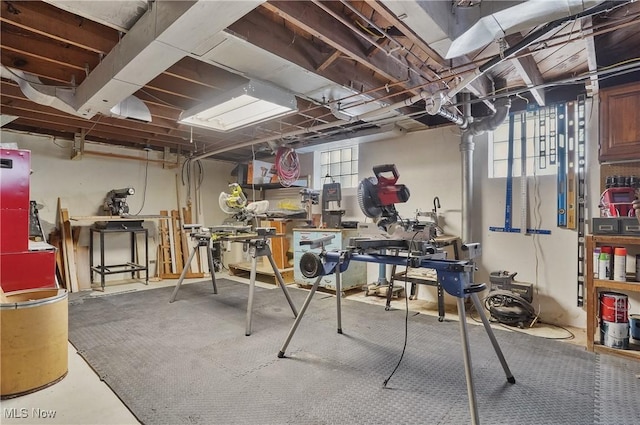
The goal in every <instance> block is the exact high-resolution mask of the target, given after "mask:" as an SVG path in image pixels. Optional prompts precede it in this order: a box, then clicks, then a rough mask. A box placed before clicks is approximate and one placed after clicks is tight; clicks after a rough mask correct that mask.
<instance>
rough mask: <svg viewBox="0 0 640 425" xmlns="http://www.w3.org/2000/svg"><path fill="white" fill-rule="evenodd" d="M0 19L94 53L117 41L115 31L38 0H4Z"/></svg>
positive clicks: (108, 48) (5, 22)
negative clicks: (36, 0)
mask: <svg viewBox="0 0 640 425" xmlns="http://www.w3.org/2000/svg"><path fill="white" fill-rule="evenodd" d="M0 21H1V22H2V23H3V24H11V25H15V26H17V27H20V28H22V29H25V30H28V31H31V32H33V33H36V34H40V35H43V36H45V37H49V38H52V39H54V40H57V41H60V42H63V43H67V44H71V45H74V46H77V47H80V48H82V49H86V50H89V51H92V52H95V53H102V54H106V53H108V52H110V51H111V49H113V47H114V46H115V45H116V44H117V43H118V40H119V34H118V31H116V30H114V29H112V28H109V27H107V26H104V25H101V24H98V23H96V22H93V21H90V20H89V19H85V18H82V17H80V16H77V15H74V14H72V13H69V12H66V11H64V10H62V9H58V8H57V7H55V6H52V5H50V4H47V3H44V2H41V1H38V2H35V1H4V2H2V5H1V7H0Z"/></svg>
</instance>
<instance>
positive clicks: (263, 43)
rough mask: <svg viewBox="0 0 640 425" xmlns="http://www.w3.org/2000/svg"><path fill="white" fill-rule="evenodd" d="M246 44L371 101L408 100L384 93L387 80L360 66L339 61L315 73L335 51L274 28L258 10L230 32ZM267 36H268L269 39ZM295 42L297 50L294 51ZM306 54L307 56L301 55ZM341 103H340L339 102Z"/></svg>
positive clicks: (245, 17)
mask: <svg viewBox="0 0 640 425" xmlns="http://www.w3.org/2000/svg"><path fill="white" fill-rule="evenodd" d="M228 29H229V30H230V31H231V32H233V33H235V34H236V35H237V36H239V37H241V38H243V39H244V40H246V41H247V42H249V43H251V44H253V45H255V46H257V47H260V48H261V49H264V50H266V51H269V52H271V53H273V54H275V55H278V56H280V57H281V58H283V59H285V60H287V61H289V62H292V63H294V64H296V65H298V66H300V67H302V68H304V69H306V70H307V71H310V72H313V73H315V74H318V75H320V76H322V77H324V78H327V79H328V80H331V81H333V82H335V83H336V84H340V85H343V86H346V87H352V88H353V89H354V90H356V91H359V92H369V95H370V96H371V97H372V98H380V97H387V96H388V100H389V101H390V102H398V101H401V100H404V99H406V97H407V96H406V95H397V93H398V92H399V91H400V90H399V89H397V88H396V87H390V89H389V92H387V91H386V90H384V87H385V84H387V83H388V81H387V80H383V79H380V77H381V76H379V75H378V76H376V75H375V73H374V72H372V71H370V70H368V69H365V68H363V67H362V65H360V64H359V63H358V62H356V61H354V60H348V59H346V58H343V57H340V58H339V59H337V60H336V61H334V62H333V63H332V64H331V66H328V67H327V68H326V69H324V70H323V71H322V72H317V71H316V69H317V68H318V67H319V66H320V65H321V64H322V63H323V62H324V61H326V60H327V58H328V57H329V56H331V55H332V54H333V52H334V50H335V49H330V50H328V49H326V48H323V47H322V46H320V45H319V44H318V43H313V42H311V41H309V40H307V39H306V38H304V37H297V36H296V34H294V33H293V32H291V31H290V30H289V29H287V28H286V27H285V26H284V25H274V23H273V21H272V20H270V19H269V18H268V17H266V16H265V15H264V14H263V13H260V12H259V11H258V10H254V11H253V12H250V13H248V14H247V15H245V16H244V17H243V18H242V19H240V20H239V21H236V22H234V23H233V24H232V25H230V26H229V28H228ZM266 34H268V36H266ZM292 41H293V43H294V44H295V46H297V48H292ZM301 51H305V52H306V54H304V55H303V54H302V53H301ZM336 100H339V99H336Z"/></svg>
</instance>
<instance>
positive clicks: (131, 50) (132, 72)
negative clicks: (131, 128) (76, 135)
mask: <svg viewBox="0 0 640 425" xmlns="http://www.w3.org/2000/svg"><path fill="white" fill-rule="evenodd" d="M263 2H264V1H263V0H250V1H206V0H200V1H156V2H153V3H149V5H150V7H149V9H148V10H147V12H146V13H145V14H144V15H143V16H142V17H141V18H140V19H138V21H137V22H136V23H135V25H134V26H133V27H132V28H131V29H130V30H129V32H128V33H127V34H125V36H124V37H122V40H120V42H119V43H118V44H117V45H116V46H115V47H114V48H113V49H112V50H111V52H109V54H107V56H106V57H105V58H104V59H103V60H102V62H101V63H100V64H99V65H98V66H97V67H96V68H95V69H94V70H93V71H92V72H91V73H90V74H89V75H88V76H87V78H86V79H85V80H84V81H83V82H82V84H80V86H78V88H77V90H76V95H75V97H74V99H73V100H74V104H73V105H74V108H75V109H76V110H77V111H78V112H80V114H82V115H83V116H85V117H91V116H93V115H95V114H96V113H103V114H108V113H109V111H110V109H111V108H113V107H114V106H115V105H117V104H118V103H120V102H121V101H122V100H124V99H126V98H127V97H129V96H130V95H132V94H133V93H135V92H136V91H138V90H139V89H140V88H142V87H143V86H144V85H145V84H147V83H148V82H149V81H151V80H152V79H154V78H155V77H157V76H158V75H159V74H160V73H162V72H163V71H164V70H166V69H167V68H169V67H170V66H172V65H173V64H175V63H176V62H178V61H179V60H180V59H182V58H183V57H185V56H187V55H190V54H195V55H203V54H205V53H206V52H208V51H209V50H211V49H212V48H213V47H214V46H213V45H212V42H213V40H214V39H215V36H216V34H218V33H219V32H220V31H222V30H224V29H225V28H226V27H228V26H229V25H231V24H232V23H234V22H235V21H236V20H238V19H240V18H241V17H242V16H244V15H245V14H247V13H249V12H250V11H252V10H253V9H254V8H256V7H257V6H259V5H260V4H261V3H263Z"/></svg>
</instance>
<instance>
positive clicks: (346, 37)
mask: <svg viewBox="0 0 640 425" xmlns="http://www.w3.org/2000/svg"><path fill="white" fill-rule="evenodd" d="M261 7H264V8H266V9H267V10H269V11H271V12H273V13H275V14H277V15H278V16H280V17H282V18H283V19H285V20H287V21H289V22H291V23H292V24H294V25H295V26H297V27H299V28H301V29H303V30H304V31H306V32H308V33H309V34H311V35H313V36H314V37H317V38H318V39H319V40H321V41H323V42H324V43H326V44H328V45H329V46H331V47H332V48H333V49H337V50H340V51H341V52H343V54H344V55H345V56H348V57H349V58H351V59H353V60H355V61H357V62H358V63H359V64H361V65H362V66H364V67H366V68H368V69H370V70H371V71H373V72H375V73H377V74H380V75H381V76H382V77H383V78H384V79H386V80H388V81H405V80H406V82H407V87H415V86H418V85H421V84H423V83H425V82H427V80H424V79H422V78H416V76H415V74H414V73H412V72H410V71H408V64H404V66H403V65H401V64H400V63H398V62H396V61H394V60H392V59H390V58H389V56H388V55H386V54H385V53H382V52H380V51H378V52H377V53H375V54H373V55H371V57H367V48H368V47H369V46H370V45H371V44H374V42H373V41H369V42H368V43H367V42H361V41H360V39H359V38H357V37H356V36H355V35H354V34H353V32H352V30H351V29H349V28H348V27H347V26H345V24H344V23H342V22H340V21H339V20H338V18H337V16H338V15H337V14H335V13H332V12H331V11H330V9H329V8H328V7H325V6H324V5H322V3H317V4H312V3H311V2H291V1H270V2H268V3H263V5H262V6H261ZM365 44H366V45H365Z"/></svg>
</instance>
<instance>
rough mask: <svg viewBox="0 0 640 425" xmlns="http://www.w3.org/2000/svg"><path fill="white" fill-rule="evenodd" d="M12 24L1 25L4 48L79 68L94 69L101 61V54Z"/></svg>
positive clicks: (1, 39) (0, 37)
mask: <svg viewBox="0 0 640 425" xmlns="http://www.w3.org/2000/svg"><path fill="white" fill-rule="evenodd" d="M12 29H14V27H13V26H12V25H2V26H0V43H1V44H2V48H3V49H6V48H12V49H13V50H19V51H21V52H23V53H24V54H26V55H29V56H33V57H38V58H40V59H43V60H47V61H50V62H54V63H58V64H66V65H69V66H72V67H74V68H77V69H82V70H85V69H87V68H88V69H89V70H91V69H93V68H95V67H96V65H98V63H99V62H100V55H99V54H97V53H95V52H90V51H87V50H84V49H80V48H78V47H75V46H71V45H68V44H64V43H61V42H59V41H56V40H53V39H50V38H46V37H43V36H40V35H37V34H34V33H30V32H27V31H15V30H12Z"/></svg>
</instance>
